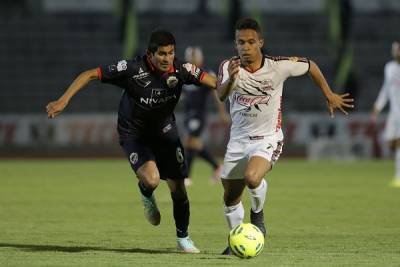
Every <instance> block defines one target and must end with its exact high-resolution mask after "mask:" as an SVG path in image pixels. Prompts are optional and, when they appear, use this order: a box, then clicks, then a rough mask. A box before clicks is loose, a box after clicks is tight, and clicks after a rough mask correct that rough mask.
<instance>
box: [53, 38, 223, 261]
mask: <svg viewBox="0 0 400 267" xmlns="http://www.w3.org/2000/svg"><path fill="white" fill-rule="evenodd" d="M91 80H100V81H101V82H103V83H110V84H114V85H116V86H118V87H121V88H123V89H124V92H123V94H122V98H121V101H120V105H119V111H118V133H119V141H120V145H121V146H122V148H123V150H124V151H125V153H126V156H127V158H128V160H129V162H130V165H131V167H132V169H133V171H134V172H135V174H136V176H137V177H138V179H139V183H138V185H139V189H140V192H141V199H142V202H143V206H144V212H145V217H146V219H147V220H148V221H149V222H150V223H151V224H153V225H158V224H160V220H161V215H160V212H159V210H158V207H157V204H156V200H155V198H154V194H153V191H154V190H155V189H156V188H157V186H158V185H159V183H160V179H163V180H166V182H167V184H168V187H169V189H170V192H171V198H172V201H173V215H174V219H175V225H176V235H177V245H178V249H180V250H181V251H183V252H186V253H198V252H199V250H198V249H197V248H196V247H195V245H194V244H193V242H192V240H191V239H190V238H189V234H188V226H189V216H190V211H189V199H188V197H187V193H186V189H185V185H184V178H186V177H187V168H186V164H185V158H184V157H185V155H184V150H183V147H182V145H181V141H180V138H179V135H178V131H177V128H176V123H175V116H174V113H173V111H174V108H175V106H176V104H177V102H178V100H179V97H180V95H181V92H182V86H183V84H192V83H194V84H198V85H204V86H208V87H212V88H215V87H216V78H215V77H214V76H211V75H209V74H207V73H206V72H204V71H203V70H201V69H200V68H198V67H196V66H195V65H193V64H191V63H183V62H178V61H176V60H175V38H174V36H173V35H172V34H171V33H170V32H167V31H164V30H157V31H154V32H153V33H152V34H151V36H150V41H149V43H148V48H147V53H146V54H145V55H144V56H143V57H137V58H136V59H134V60H121V61H119V62H117V63H115V64H111V65H105V66H101V67H99V68H97V69H91V70H88V71H85V72H83V73H82V74H80V75H79V76H78V77H77V78H76V79H75V80H74V81H73V83H72V84H71V85H70V86H69V88H68V89H67V90H66V92H65V93H64V94H63V95H62V96H61V97H60V98H59V99H58V100H57V101H54V102H50V103H49V104H48V105H47V107H46V108H47V113H48V116H49V117H50V118H54V117H55V116H56V115H58V114H59V113H60V112H62V111H63V110H64V108H65V107H66V106H67V105H68V103H69V101H70V99H71V98H72V97H73V96H74V95H75V94H76V93H77V92H78V91H79V90H81V89H82V88H84V86H85V85H86V84H87V83H89V82H90V81H91Z"/></svg>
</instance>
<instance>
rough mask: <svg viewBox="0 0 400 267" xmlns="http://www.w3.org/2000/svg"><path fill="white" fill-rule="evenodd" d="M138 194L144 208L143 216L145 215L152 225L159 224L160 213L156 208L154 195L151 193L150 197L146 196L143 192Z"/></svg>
mask: <svg viewBox="0 0 400 267" xmlns="http://www.w3.org/2000/svg"><path fill="white" fill-rule="evenodd" d="M140 195H141V198H142V203H143V208H144V217H146V219H147V220H148V221H149V223H151V224H152V225H159V224H160V221H161V214H160V211H159V210H158V208H157V203H156V199H155V198H154V195H151V197H146V196H144V195H143V194H140Z"/></svg>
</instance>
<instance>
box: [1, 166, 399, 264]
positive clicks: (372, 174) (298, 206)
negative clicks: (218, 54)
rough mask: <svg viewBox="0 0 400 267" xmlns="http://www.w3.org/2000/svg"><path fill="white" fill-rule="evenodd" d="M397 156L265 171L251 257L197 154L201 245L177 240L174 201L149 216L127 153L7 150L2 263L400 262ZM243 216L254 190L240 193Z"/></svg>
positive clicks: (162, 200)
mask: <svg viewBox="0 0 400 267" xmlns="http://www.w3.org/2000/svg"><path fill="white" fill-rule="evenodd" d="M392 169H393V165H392V163H391V162H387V161H380V162H373V161H368V162H367V161H364V162H352V163H338V162H336V163H335V162H316V163H309V162H305V161H295V160H285V159H282V160H281V161H279V162H278V163H277V165H276V166H275V168H274V170H273V171H272V172H271V173H270V174H269V177H267V180H268V184H269V189H268V197H267V198H268V199H267V203H266V206H265V214H266V222H267V228H268V230H269V235H268V237H267V240H266V246H265V248H264V250H263V252H262V253H261V255H260V256H258V257H257V258H255V259H251V260H241V259H239V258H236V257H234V256H222V255H220V254H219V253H220V252H221V251H222V250H223V248H224V247H225V245H226V238H227V234H228V229H227V226H226V222H225V220H224V217H223V209H222V187H221V185H220V184H217V185H211V184H210V182H209V176H210V174H211V170H210V168H209V167H208V166H207V165H206V164H205V163H204V162H201V161H197V162H196V164H195V168H194V173H193V175H192V176H193V179H194V184H193V186H192V187H190V188H189V189H188V192H189V198H190V200H191V224H190V235H191V237H192V239H193V240H194V241H195V243H196V245H197V246H198V247H199V248H200V249H201V250H202V253H201V254H198V255H184V254H180V253H177V252H176V250H175V229H174V224H173V219H172V204H171V200H170V197H169V193H168V190H167V187H166V184H165V183H162V184H161V185H160V187H159V188H158V189H157V191H156V197H157V200H158V204H159V206H160V210H161V214H162V219H161V225H159V226H158V227H154V226H152V225H150V224H148V223H147V222H146V221H145V220H144V216H143V211H142V206H141V203H140V202H139V195H138V189H137V186H136V183H137V181H136V178H135V177H134V176H133V175H132V172H131V170H130V167H129V165H128V163H127V162H126V161H125V160H50V161H45V160H15V161H14V160H2V161H0V266H71V265H75V266H163V267H165V266H252V267H254V266H400V209H399V208H400V189H395V188H390V187H389V186H388V184H389V181H390V179H391V177H392V171H393V170H392ZM243 199H244V200H245V201H244V202H245V209H246V213H247V214H246V219H245V220H246V221H248V212H249V201H248V195H247V192H246V193H245V194H244V196H243Z"/></svg>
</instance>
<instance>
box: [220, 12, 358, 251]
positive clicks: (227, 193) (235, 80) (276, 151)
mask: <svg viewBox="0 0 400 267" xmlns="http://www.w3.org/2000/svg"><path fill="white" fill-rule="evenodd" d="M263 45H264V40H263V37H262V33H261V29H260V26H259V25H258V23H257V22H256V21H255V20H253V19H241V20H239V21H238V22H237V24H236V32H235V46H236V49H237V52H238V55H239V56H238V57H234V58H231V59H230V60H225V61H223V62H222V63H221V65H220V69H219V73H218V87H217V90H218V94H219V97H220V99H221V100H225V99H226V98H228V97H229V102H230V114H231V118H232V125H231V133H230V140H229V143H228V147H227V151H226V154H225V159H224V165H223V168H222V174H221V179H222V185H223V187H224V204H225V205H224V214H225V218H226V220H227V222H228V225H229V227H230V228H231V229H232V228H234V227H235V226H236V225H238V224H240V223H242V222H243V218H244V208H243V205H242V202H241V196H242V193H243V190H244V188H245V187H247V188H248V191H249V195H250V200H251V209H250V221H251V223H253V224H254V225H256V226H258V227H259V228H260V230H261V231H262V232H263V233H264V236H265V234H266V229H265V225H264V214H263V208H264V202H265V199H266V193H267V182H266V181H265V180H264V176H265V175H266V174H267V173H268V172H269V171H270V170H271V169H272V166H273V165H274V163H275V162H276V161H277V160H278V158H279V156H280V154H281V152H282V146H283V133H282V129H281V123H282V113H281V112H282V107H281V103H282V89H283V83H284V81H285V80H286V79H287V78H289V77H295V76H301V75H304V74H306V73H309V74H310V76H311V78H312V79H313V80H314V82H315V83H316V85H317V86H318V87H319V88H320V89H321V91H322V92H323V94H324V96H325V97H326V100H327V104H328V109H329V112H330V115H331V117H333V116H334V110H335V109H339V110H341V111H342V112H343V113H344V114H346V115H347V112H346V111H345V110H344V108H352V107H353V105H352V102H353V99H350V98H348V95H349V94H343V95H338V94H335V93H333V92H332V91H331V89H330V87H329V85H328V83H327V82H326V80H325V78H324V76H323V74H322V73H321V71H320V69H319V68H318V66H317V65H316V64H315V63H314V62H313V61H311V60H308V59H306V58H299V57H271V56H267V55H263V52H262V47H263ZM311 101H313V100H311ZM223 254H230V249H229V246H228V247H227V248H226V249H225V250H224V252H223Z"/></svg>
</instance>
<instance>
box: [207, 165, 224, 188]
mask: <svg viewBox="0 0 400 267" xmlns="http://www.w3.org/2000/svg"><path fill="white" fill-rule="evenodd" d="M221 171H222V166H221V165H219V166H218V167H217V168H215V169H214V172H213V175H212V176H211V177H210V179H211V183H213V184H216V183H218V182H219V180H220V178H221Z"/></svg>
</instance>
